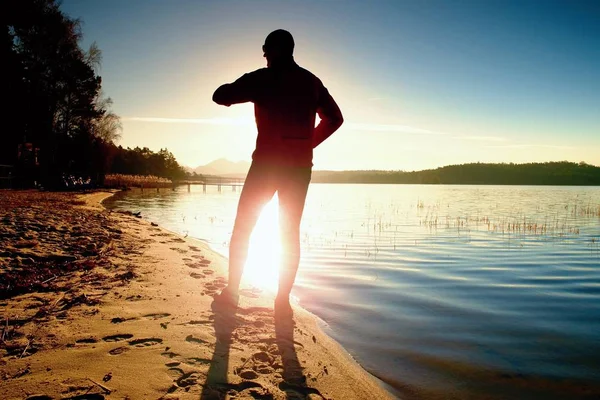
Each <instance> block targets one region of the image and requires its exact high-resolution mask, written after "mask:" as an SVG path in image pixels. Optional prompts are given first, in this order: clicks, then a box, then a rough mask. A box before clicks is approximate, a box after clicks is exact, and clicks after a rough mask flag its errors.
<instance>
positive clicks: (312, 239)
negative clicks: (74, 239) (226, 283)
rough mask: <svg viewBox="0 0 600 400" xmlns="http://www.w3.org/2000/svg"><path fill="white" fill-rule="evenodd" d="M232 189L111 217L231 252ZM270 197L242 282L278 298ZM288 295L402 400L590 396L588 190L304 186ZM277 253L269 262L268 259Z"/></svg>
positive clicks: (595, 367)
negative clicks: (296, 261)
mask: <svg viewBox="0 0 600 400" xmlns="http://www.w3.org/2000/svg"><path fill="white" fill-rule="evenodd" d="M238 198H239V193H236V192H233V191H232V189H231V188H230V187H223V190H222V192H218V191H217V188H216V187H208V188H207V192H206V193H203V190H202V186H192V187H191V189H190V191H188V188H187V187H185V186H182V187H179V188H177V189H176V190H175V191H170V190H168V191H161V192H160V193H156V192H155V191H154V192H153V191H145V192H144V193H141V192H140V191H131V192H123V193H120V194H119V195H117V196H115V197H113V198H112V199H110V200H109V202H108V204H107V206H109V207H116V208H119V209H126V210H131V211H140V210H141V211H142V214H143V216H144V217H145V218H147V219H149V220H151V221H154V222H157V223H158V224H160V225H161V226H163V227H165V228H167V229H170V230H173V231H176V232H179V233H182V234H188V235H190V236H192V237H196V238H199V239H202V240H205V241H207V242H208V243H209V244H210V246H211V247H212V248H214V249H215V250H217V251H219V252H221V253H223V254H225V255H226V254H227V245H228V240H229V235H230V233H231V228H232V226H233V220H234V218H235V212H236V206H237V201H238ZM276 223H277V212H276V201H274V202H272V203H271V204H269V205H268V206H267V208H266V209H265V210H264V212H263V216H262V217H261V220H260V221H259V224H258V226H257V228H256V230H255V234H254V235H253V238H252V246H253V250H251V254H250V258H249V260H248V264H247V266H246V272H245V279H246V281H247V282H249V283H251V284H254V285H257V286H260V287H262V288H263V289H264V290H274V288H276V260H277V255H276V252H277V248H278V246H277V245H278V237H277V225H276ZM302 248H303V255H302V261H301V266H300V271H299V274H298V279H297V282H296V286H295V289H294V291H293V294H294V296H295V297H296V298H297V300H298V302H299V304H300V305H301V306H303V307H304V308H306V309H308V310H310V311H311V312H313V313H314V314H316V315H318V316H319V317H320V318H321V319H322V320H323V321H324V322H325V324H326V330H327V332H328V333H329V334H330V335H332V336H333V337H334V338H335V339H336V340H337V341H339V342H340V343H341V344H342V345H343V346H344V347H345V348H346V349H347V350H348V351H349V352H350V353H351V354H352V355H353V356H354V357H355V358H356V359H357V360H358V361H359V362H360V363H361V364H362V365H363V366H364V367H365V368H366V369H367V370H368V371H370V372H371V373H373V374H374V375H376V376H377V377H379V378H380V379H382V380H383V381H385V382H387V383H388V384H389V385H391V386H393V387H394V388H395V389H396V391H397V392H396V394H397V395H398V396H400V397H401V398H440V399H447V398H460V399H463V398H465V399H468V398H473V399H478V398H486V399H505V398H506V399H533V398H540V399H547V398H560V399H572V398H573V399H575V398H597V397H596V396H598V395H600V188H598V187H539V186H537V187H533V186H445V185H431V186H427V185H330V184H313V185H311V187H310V189H309V194H308V198H307V203H306V208H305V213H304V219H303V222H302ZM272 253H273V254H272Z"/></svg>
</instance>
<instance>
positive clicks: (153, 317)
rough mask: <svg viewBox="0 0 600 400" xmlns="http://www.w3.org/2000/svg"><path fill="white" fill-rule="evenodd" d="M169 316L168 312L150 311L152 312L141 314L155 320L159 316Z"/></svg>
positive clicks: (159, 317)
mask: <svg viewBox="0 0 600 400" xmlns="http://www.w3.org/2000/svg"><path fill="white" fill-rule="evenodd" d="M170 316H171V314H169V313H152V314H146V315H143V316H142V317H143V318H149V319H155V320H156V319H161V318H167V317H170Z"/></svg>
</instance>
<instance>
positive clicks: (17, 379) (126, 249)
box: [0, 191, 393, 400]
mask: <svg viewBox="0 0 600 400" xmlns="http://www.w3.org/2000/svg"><path fill="white" fill-rule="evenodd" d="M110 195H111V193H108V192H94V193H88V194H64V193H41V192H36V191H22V192H14V191H2V192H0V221H1V225H0V226H1V232H0V241H1V246H0V311H1V317H2V328H1V332H2V333H1V339H2V340H1V342H0V356H1V358H0V376H1V381H0V398H2V399H313V400H316V399H386V398H393V396H392V395H390V394H389V393H388V392H386V391H385V390H384V389H383V388H382V387H381V386H379V384H378V383H377V382H376V381H375V380H374V379H373V378H372V377H371V376H370V375H369V374H368V373H366V372H365V371H364V370H363V369H362V368H361V367H360V366H359V365H358V364H357V363H356V362H354V361H353V360H352V359H351V358H350V357H349V355H348V354H347V353H346V352H345V350H344V349H343V348H341V347H340V346H339V345H338V344H337V343H336V342H335V341H333V340H332V339H330V338H329V337H328V336H326V335H325V334H323V333H322V332H321V330H320V328H319V326H318V323H317V319H316V317H314V316H313V315H312V314H310V313H308V312H306V311H305V310H303V309H301V308H296V307H295V308H294V317H293V320H292V319H279V318H278V319H275V318H274V315H273V307H272V304H273V299H272V298H271V297H270V296H269V295H267V294H266V293H263V292H261V291H260V290H258V289H256V288H251V287H245V288H244V289H243V290H242V292H241V299H240V307H239V308H238V310H237V312H236V313H235V314H233V313H232V312H231V311H230V310H224V309H219V308H218V307H215V306H214V304H213V297H212V295H214V294H215V293H218V292H219V291H220V289H221V288H223V287H224V286H225V284H226V267H227V260H226V259H224V258H223V257H222V256H220V255H218V254H216V253H214V252H212V251H211V250H210V249H209V248H208V247H207V246H206V245H205V244H204V243H202V242H200V241H196V240H192V239H189V238H184V237H181V236H179V235H176V234H174V233H172V232H169V231H167V230H164V229H162V228H160V227H158V226H154V225H153V224H151V223H150V222H148V221H145V220H144V219H143V216H142V218H138V217H137V216H135V215H131V214H126V213H117V212H110V211H108V210H106V209H105V208H103V207H102V206H101V204H100V202H101V201H102V200H103V199H104V198H106V197H108V196H110Z"/></svg>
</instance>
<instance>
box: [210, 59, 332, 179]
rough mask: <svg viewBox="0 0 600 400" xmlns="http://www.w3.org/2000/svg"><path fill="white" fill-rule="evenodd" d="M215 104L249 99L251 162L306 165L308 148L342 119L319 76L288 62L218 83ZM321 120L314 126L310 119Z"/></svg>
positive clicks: (309, 160)
mask: <svg viewBox="0 0 600 400" xmlns="http://www.w3.org/2000/svg"><path fill="white" fill-rule="evenodd" d="M213 101H214V102H215V103H217V104H220V105H225V106H230V105H231V104H237V103H245V102H249V101H251V102H253V103H254V115H255V118H256V126H257V128H258V136H257V138H256V149H255V151H254V153H253V154H252V159H253V161H255V162H265V163H269V164H275V165H285V166H297V167H310V166H312V157H313V148H315V147H317V146H318V145H319V144H320V143H321V142H323V141H324V140H325V139H327V138H328V137H329V136H330V135H331V134H332V133H333V132H335V131H336V130H337V129H338V128H339V127H340V126H341V125H342V123H343V117H342V113H341V111H340V109H339V107H338V106H337V104H336V103H335V101H334V100H333V98H332V97H331V95H330V94H329V92H328V91H327V89H326V88H325V86H323V83H322V82H321V80H320V79H319V78H317V77H316V76H315V75H313V74H312V73H311V72H309V71H307V70H306V69H304V68H301V67H300V66H298V64H296V63H295V62H294V61H293V60H290V61H289V62H287V63H284V64H283V65H281V64H280V65H277V66H270V67H269V68H261V69H258V70H256V71H254V72H250V73H247V74H244V75H243V76H242V77H241V78H239V79H238V80H236V81H235V82H233V83H230V84H225V85H223V86H221V87H219V88H218V89H217V90H216V91H215V93H214V95H213ZM317 114H318V115H319V117H320V118H321V121H320V123H319V125H318V126H317V127H316V128H315V117H316V115H317Z"/></svg>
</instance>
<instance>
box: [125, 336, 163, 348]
mask: <svg viewBox="0 0 600 400" xmlns="http://www.w3.org/2000/svg"><path fill="white" fill-rule="evenodd" d="M162 342H163V340H162V339H160V338H145V339H135V340H131V341H129V342H128V343H129V345H130V346H135V347H148V346H154V345H156V344H160V343H162Z"/></svg>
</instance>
